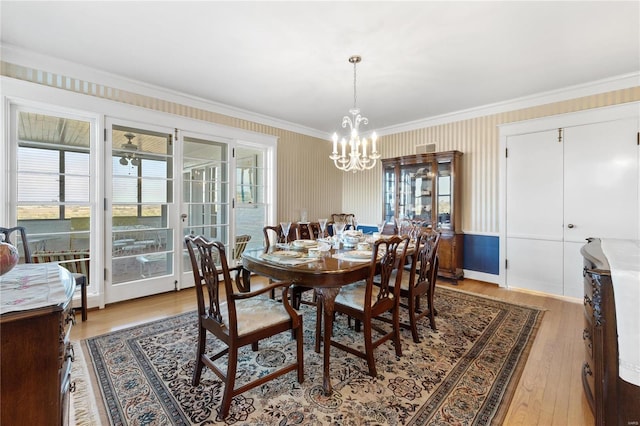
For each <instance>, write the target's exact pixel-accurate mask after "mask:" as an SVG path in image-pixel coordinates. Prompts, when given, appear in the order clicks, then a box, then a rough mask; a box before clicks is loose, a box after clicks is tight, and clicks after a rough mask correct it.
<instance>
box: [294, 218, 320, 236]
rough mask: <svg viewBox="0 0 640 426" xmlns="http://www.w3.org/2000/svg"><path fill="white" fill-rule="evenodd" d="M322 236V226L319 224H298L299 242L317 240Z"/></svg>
mask: <svg viewBox="0 0 640 426" xmlns="http://www.w3.org/2000/svg"><path fill="white" fill-rule="evenodd" d="M319 234H320V224H319V223H318V222H307V223H298V239H299V240H317V239H318V235H319Z"/></svg>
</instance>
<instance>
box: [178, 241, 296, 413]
mask: <svg viewBox="0 0 640 426" xmlns="http://www.w3.org/2000/svg"><path fill="white" fill-rule="evenodd" d="M185 244H186V246H187V250H188V252H189V258H190V259H191V268H192V270H193V276H194V280H195V285H196V295H197V302H198V344H197V352H196V357H197V358H196V365H195V369H194V372H193V379H192V384H193V386H197V385H198V384H199V383H200V376H201V374H202V369H203V367H205V366H206V367H208V368H210V369H211V370H212V371H213V372H214V373H215V374H216V375H217V376H218V377H219V378H220V380H222V381H223V382H224V392H223V397H222V403H221V405H220V411H219V418H220V419H224V418H226V417H227V416H228V414H229V410H230V407H231V402H232V399H233V397H234V396H236V395H239V394H241V393H243V392H246V391H247V390H249V389H252V388H254V387H256V386H260V385H262V384H263V383H266V382H268V381H270V380H273V379H275V378H276V377H280V376H282V375H284V374H286V373H289V372H291V371H297V375H298V382H300V383H302V382H303V381H304V372H303V365H304V355H303V346H302V345H303V337H302V315H300V314H298V313H297V312H296V311H295V310H294V309H293V308H292V307H291V305H290V304H289V300H288V295H287V293H288V291H289V287H290V285H291V283H290V282H277V283H273V284H269V285H268V286H265V287H263V288H260V289H258V290H254V291H251V292H238V291H237V290H236V289H235V288H234V286H233V280H232V279H231V276H230V275H229V267H228V264H227V260H226V259H227V258H226V255H225V249H224V244H222V243H221V242H218V241H208V240H207V239H205V238H204V237H202V236H191V235H187V236H186V237H185ZM213 253H215V256H214V255H213ZM214 257H217V258H218V259H219V262H220V265H219V266H218V265H216V263H215V262H214V260H213V258H214ZM220 276H222V278H220ZM221 279H222V284H223V286H224V289H223V291H221V290H220V284H221V282H220V280H221ZM274 289H281V290H282V301H281V302H279V301H276V300H272V299H269V298H268V297H262V296H261V295H262V294H264V293H267V292H270V291H272V290H274ZM290 330H291V331H292V332H293V333H294V335H295V339H296V359H295V362H290V363H287V364H285V365H284V366H281V367H279V368H278V369H277V370H275V371H272V372H270V373H269V374H267V375H264V376H261V377H259V378H257V379H255V380H253V381H250V382H248V383H245V384H243V385H242V386H240V387H238V388H236V387H235V383H236V374H237V367H238V351H239V349H240V348H241V347H243V346H247V345H251V347H252V349H253V350H254V351H257V350H258V342H259V341H260V340H263V339H266V338H268V337H271V336H274V335H277V334H279V333H283V332H286V331H290ZM207 333H211V334H212V335H213V336H215V337H216V338H217V339H218V340H220V341H221V342H222V343H224V344H225V345H226V347H225V348H223V349H222V350H221V351H219V352H217V353H215V354H211V355H208V354H207V348H206V346H207ZM224 355H228V358H227V361H226V371H223V370H222V369H221V367H218V366H217V365H216V364H215V361H216V360H218V359H220V358H221V357H223V356H224Z"/></svg>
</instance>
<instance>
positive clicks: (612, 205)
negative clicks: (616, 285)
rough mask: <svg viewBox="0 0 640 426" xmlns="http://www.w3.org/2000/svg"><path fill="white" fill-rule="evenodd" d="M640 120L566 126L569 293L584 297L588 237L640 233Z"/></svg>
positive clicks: (566, 289) (566, 272)
mask: <svg viewBox="0 0 640 426" xmlns="http://www.w3.org/2000/svg"><path fill="white" fill-rule="evenodd" d="M637 131H638V119H631V118H630V119H625V120H617V121H609V122H603V123H595V124H589V125H584V126H575V127H569V128H566V129H564V141H565V143H564V159H565V173H564V241H565V246H564V247H565V262H564V263H565V273H564V283H565V293H564V294H565V295H567V296H572V297H582V294H583V278H582V256H581V255H580V248H581V247H582V246H583V245H584V244H585V241H586V239H587V238H589V237H597V238H631V239H637V238H638V214H639V212H638V145H637V139H636V138H637V136H636V135H637Z"/></svg>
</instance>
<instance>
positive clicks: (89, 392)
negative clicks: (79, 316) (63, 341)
mask: <svg viewBox="0 0 640 426" xmlns="http://www.w3.org/2000/svg"><path fill="white" fill-rule="evenodd" d="M72 344H73V351H74V361H73V366H72V370H71V381H72V383H75V391H74V392H72V393H71V398H70V410H69V424H70V425H75V426H85V425H86V426H96V425H101V424H104V423H103V422H102V419H101V416H100V411H99V409H98V404H97V401H96V397H95V393H94V390H93V386H92V384H91V380H90V375H89V370H88V368H87V363H86V361H85V360H86V357H85V353H84V350H83V345H82V343H81V342H78V341H74V342H72Z"/></svg>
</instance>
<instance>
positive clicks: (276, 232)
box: [262, 223, 298, 251]
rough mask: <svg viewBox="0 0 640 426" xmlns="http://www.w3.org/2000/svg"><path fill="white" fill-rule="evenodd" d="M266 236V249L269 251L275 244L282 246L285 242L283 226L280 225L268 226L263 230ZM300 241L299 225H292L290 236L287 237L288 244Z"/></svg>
mask: <svg viewBox="0 0 640 426" xmlns="http://www.w3.org/2000/svg"><path fill="white" fill-rule="evenodd" d="M262 233H263V235H264V249H265V251H267V250H269V247H271V246H272V245H275V244H281V243H284V242H285V238H284V233H283V232H282V226H280V225H266V226H264V227H263V228H262ZM297 239H298V224H297V223H292V224H291V228H289V235H288V237H287V241H288V242H290V243H291V242H293V241H295V240H297Z"/></svg>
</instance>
